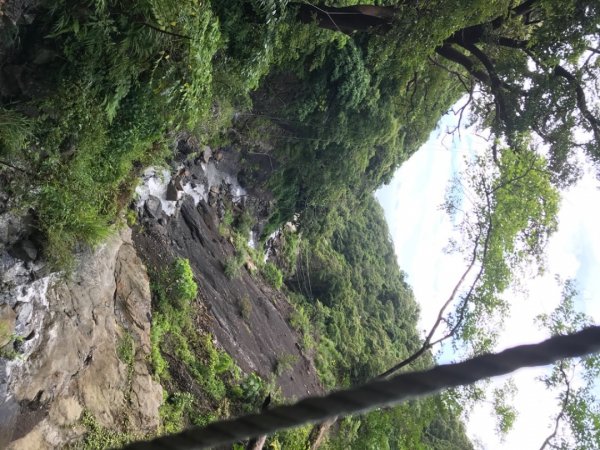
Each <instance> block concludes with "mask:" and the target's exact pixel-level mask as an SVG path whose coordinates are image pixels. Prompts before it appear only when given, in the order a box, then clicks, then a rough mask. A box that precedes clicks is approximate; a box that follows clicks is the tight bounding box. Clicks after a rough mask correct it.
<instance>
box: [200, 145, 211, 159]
mask: <svg viewBox="0 0 600 450" xmlns="http://www.w3.org/2000/svg"><path fill="white" fill-rule="evenodd" d="M212 155H213V152H212V150H211V148H210V147H209V146H208V145H205V146H204V147H203V148H202V160H203V161H204V162H205V163H206V164H208V162H209V161H210V158H212Z"/></svg>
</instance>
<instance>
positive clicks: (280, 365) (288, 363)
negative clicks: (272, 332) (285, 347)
mask: <svg viewBox="0 0 600 450" xmlns="http://www.w3.org/2000/svg"><path fill="white" fill-rule="evenodd" d="M297 362H298V357H297V356H296V355H292V354H288V353H286V354H283V355H279V356H278V357H277V359H276V361H275V367H274V369H273V372H275V375H277V376H278V377H280V376H281V375H283V374H285V373H287V372H289V371H290V370H292V369H293V367H294V365H295V364H296V363H297Z"/></svg>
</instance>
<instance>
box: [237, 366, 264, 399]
mask: <svg viewBox="0 0 600 450" xmlns="http://www.w3.org/2000/svg"><path fill="white" fill-rule="evenodd" d="M264 392H265V383H264V381H263V380H262V378H260V377H259V376H258V375H256V374H255V373H251V374H250V375H248V376H247V377H246V378H245V379H244V380H243V381H242V383H241V384H240V385H239V391H238V393H239V395H240V397H241V398H243V399H244V400H246V401H248V402H250V403H256V401H257V400H259V399H260V398H261V396H263V394H264Z"/></svg>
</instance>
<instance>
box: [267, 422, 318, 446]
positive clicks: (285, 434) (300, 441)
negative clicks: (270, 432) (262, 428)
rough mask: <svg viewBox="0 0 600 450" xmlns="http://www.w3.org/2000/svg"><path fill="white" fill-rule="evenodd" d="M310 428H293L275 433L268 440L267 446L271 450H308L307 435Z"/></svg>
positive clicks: (308, 426)
mask: <svg viewBox="0 0 600 450" xmlns="http://www.w3.org/2000/svg"><path fill="white" fill-rule="evenodd" d="M310 430H311V426H310V425H307V426H303V427H297V428H293V429H291V430H287V431H282V432H279V433H276V434H275V435H274V436H272V437H270V438H269V439H268V441H267V442H268V445H269V446H270V448H272V449H273V450H277V449H280V450H283V449H286V448H290V449H294V450H308V449H309V439H308V437H309V435H310Z"/></svg>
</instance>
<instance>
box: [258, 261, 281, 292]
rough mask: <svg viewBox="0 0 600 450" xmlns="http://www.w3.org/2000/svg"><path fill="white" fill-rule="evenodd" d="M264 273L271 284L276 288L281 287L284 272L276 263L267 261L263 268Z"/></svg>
mask: <svg viewBox="0 0 600 450" xmlns="http://www.w3.org/2000/svg"><path fill="white" fill-rule="evenodd" d="M262 274H263V276H264V277H265V279H266V280H267V282H268V283H269V284H270V285H271V286H273V287H274V288H275V289H281V287H282V286H283V274H282V273H281V270H279V268H278V267H277V266H276V265H275V264H273V263H270V262H268V263H266V264H265V266H264V267H263V269H262Z"/></svg>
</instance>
